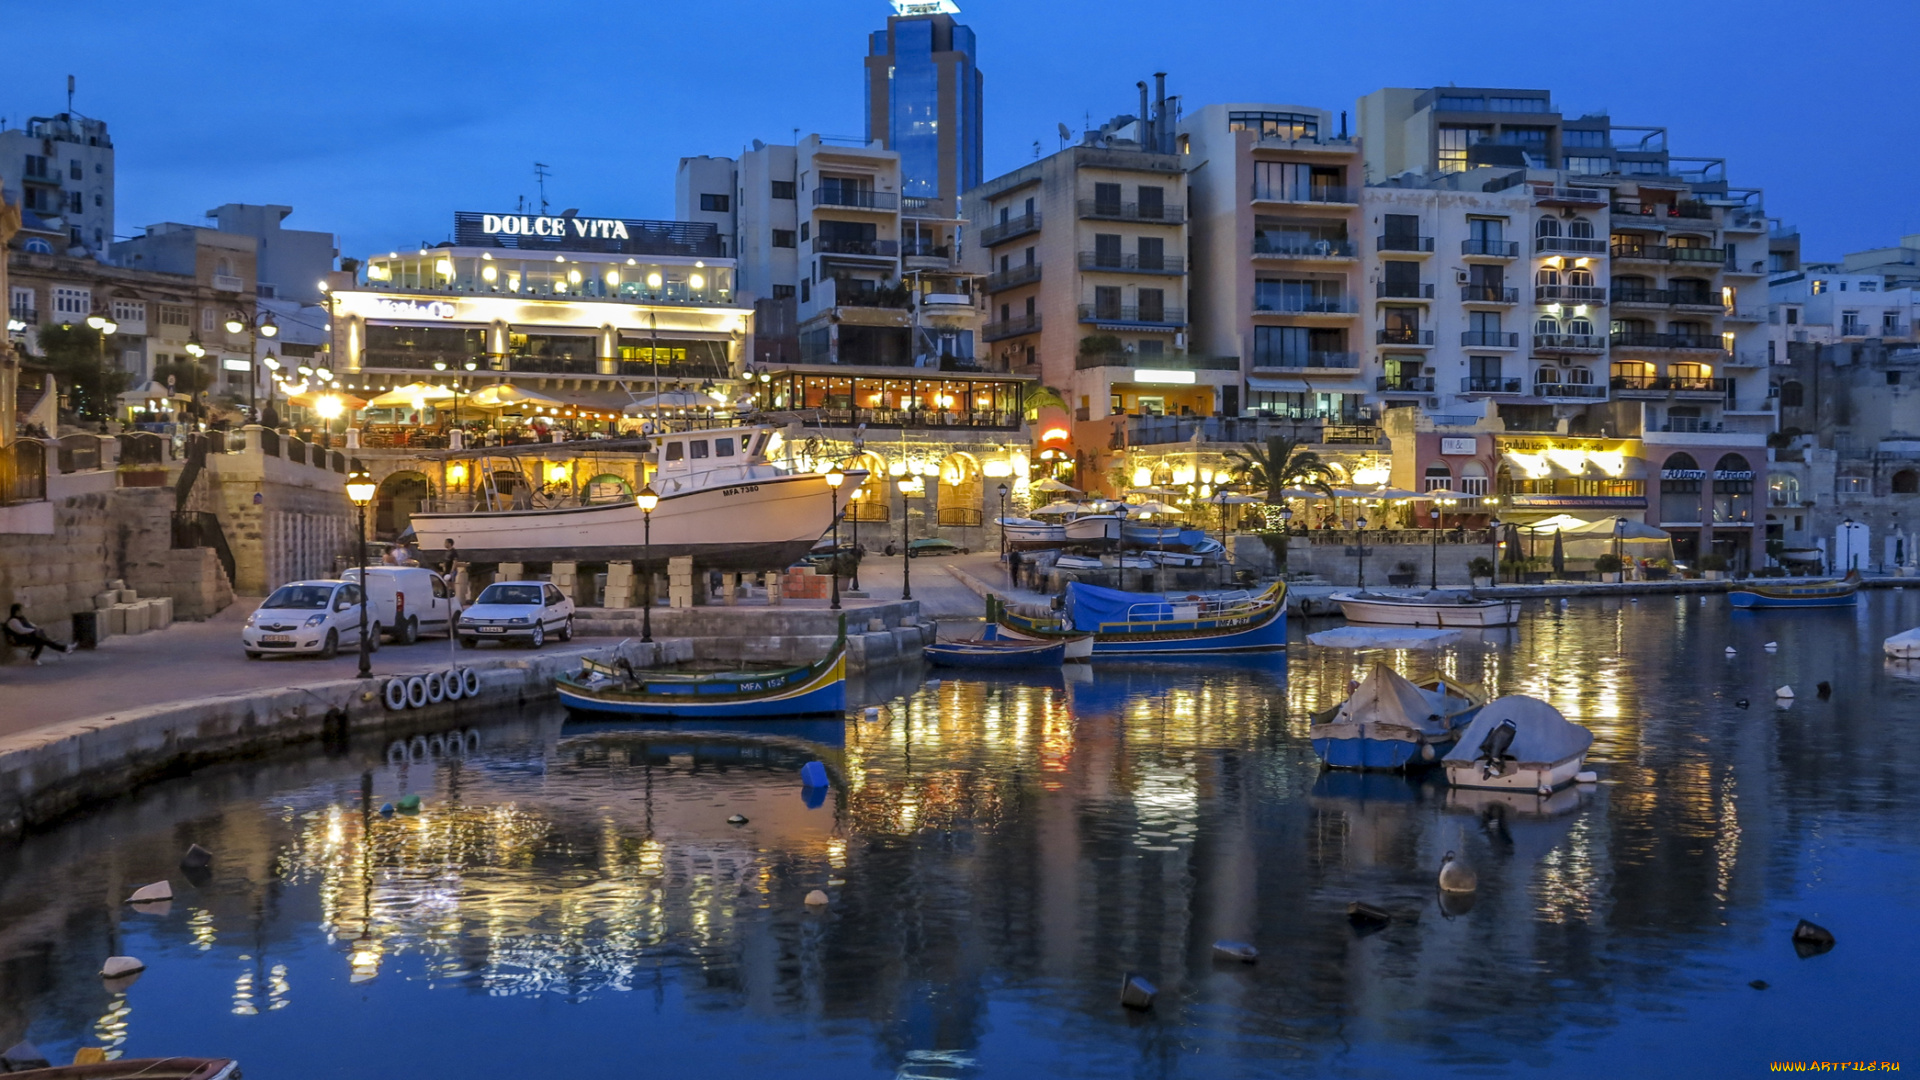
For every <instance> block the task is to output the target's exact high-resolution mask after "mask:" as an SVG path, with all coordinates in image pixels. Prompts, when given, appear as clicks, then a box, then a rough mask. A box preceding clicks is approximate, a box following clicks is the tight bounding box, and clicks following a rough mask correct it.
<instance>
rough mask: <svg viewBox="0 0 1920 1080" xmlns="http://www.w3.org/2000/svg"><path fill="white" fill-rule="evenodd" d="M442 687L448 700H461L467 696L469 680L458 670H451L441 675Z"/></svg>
mask: <svg viewBox="0 0 1920 1080" xmlns="http://www.w3.org/2000/svg"><path fill="white" fill-rule="evenodd" d="M440 689H441V690H442V691H443V692H444V693H445V694H446V695H447V700H448V701H459V700H460V699H461V698H463V697H466V696H467V680H465V679H463V678H461V677H460V672H459V671H458V670H455V671H449V672H446V673H445V674H444V675H442V676H441V677H440Z"/></svg>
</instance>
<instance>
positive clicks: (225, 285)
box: [213, 274, 247, 292]
mask: <svg viewBox="0 0 1920 1080" xmlns="http://www.w3.org/2000/svg"><path fill="white" fill-rule="evenodd" d="M246 287H247V283H246V282H245V281H244V280H242V279H240V278H238V277H235V276H234V275H232V274H215V275H213V288H214V291H216V292H240V291H241V290H243V289H245V288H246Z"/></svg>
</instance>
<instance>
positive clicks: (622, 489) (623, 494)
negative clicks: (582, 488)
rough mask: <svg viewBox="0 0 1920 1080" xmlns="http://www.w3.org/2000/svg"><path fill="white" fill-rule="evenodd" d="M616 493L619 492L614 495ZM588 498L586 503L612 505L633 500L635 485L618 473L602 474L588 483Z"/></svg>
mask: <svg viewBox="0 0 1920 1080" xmlns="http://www.w3.org/2000/svg"><path fill="white" fill-rule="evenodd" d="M610 489H611V490H610ZM615 491H617V492H618V494H617V495H615V494H614V493H613V492H615ZM586 496H587V498H586V501H587V502H590V503H610V502H620V501H623V500H626V499H631V498H633V483H632V482H631V481H629V480H628V479H627V478H626V477H624V476H621V475H620V474H618V473H601V474H600V475H598V476H595V477H594V478H592V479H591V480H588V481H587V486H586Z"/></svg>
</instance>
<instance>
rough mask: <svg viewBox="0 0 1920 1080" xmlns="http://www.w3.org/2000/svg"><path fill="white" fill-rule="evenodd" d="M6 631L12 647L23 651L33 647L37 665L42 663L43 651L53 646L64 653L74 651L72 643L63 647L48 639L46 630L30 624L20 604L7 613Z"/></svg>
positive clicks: (8, 641)
mask: <svg viewBox="0 0 1920 1080" xmlns="http://www.w3.org/2000/svg"><path fill="white" fill-rule="evenodd" d="M6 629H7V644H9V645H12V646H14V647H16V648H21V649H24V648H26V647H27V646H29V645H31V646H33V655H32V660H33V662H34V663H36V664H38V663H39V662H40V652H41V650H43V649H45V648H46V647H47V646H49V645H51V646H53V647H54V648H56V649H58V650H60V651H61V652H63V653H70V652H72V651H73V643H72V642H68V643H67V644H65V645H62V644H60V643H59V642H57V641H55V640H53V639H52V638H50V637H48V636H47V632H46V631H45V630H42V629H40V628H39V627H37V626H35V625H33V624H32V623H30V622H28V621H27V616H26V614H25V613H24V612H23V611H22V610H21V607H20V605H19V604H15V605H13V610H11V611H9V612H8V613H7V624H6Z"/></svg>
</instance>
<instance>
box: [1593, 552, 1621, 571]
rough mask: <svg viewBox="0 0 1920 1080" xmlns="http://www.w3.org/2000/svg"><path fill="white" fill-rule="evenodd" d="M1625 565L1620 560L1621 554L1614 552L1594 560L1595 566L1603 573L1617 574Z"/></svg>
mask: <svg viewBox="0 0 1920 1080" xmlns="http://www.w3.org/2000/svg"><path fill="white" fill-rule="evenodd" d="M1624 565H1625V564H1624V563H1622V562H1621V561H1620V556H1618V555H1613V554H1607V555H1602V556H1600V557H1599V558H1597V559H1595V560H1593V568H1594V569H1595V570H1597V571H1599V572H1600V573H1602V574H1617V573H1619V572H1620V569H1621V567H1622V566H1624Z"/></svg>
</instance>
